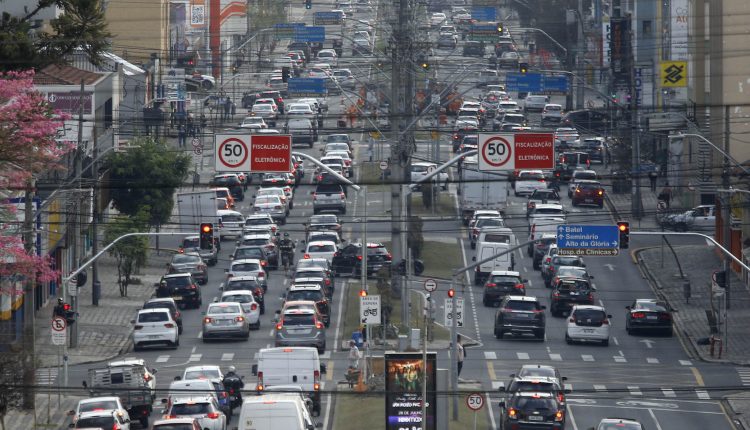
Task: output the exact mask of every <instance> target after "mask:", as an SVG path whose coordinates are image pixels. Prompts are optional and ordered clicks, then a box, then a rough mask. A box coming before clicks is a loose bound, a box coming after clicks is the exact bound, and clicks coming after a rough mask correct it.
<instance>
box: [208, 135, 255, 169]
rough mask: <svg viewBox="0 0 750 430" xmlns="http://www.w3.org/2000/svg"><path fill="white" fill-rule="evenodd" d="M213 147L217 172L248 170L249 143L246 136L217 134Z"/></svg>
mask: <svg viewBox="0 0 750 430" xmlns="http://www.w3.org/2000/svg"><path fill="white" fill-rule="evenodd" d="M214 147H215V148H216V156H215V160H216V163H215V164H216V165H215V168H216V171H217V172H247V171H250V161H249V160H250V151H249V148H250V145H249V144H248V143H247V136H244V135H236V134H218V135H216V140H215V145H214Z"/></svg>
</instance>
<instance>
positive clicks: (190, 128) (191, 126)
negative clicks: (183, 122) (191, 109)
mask: <svg viewBox="0 0 750 430" xmlns="http://www.w3.org/2000/svg"><path fill="white" fill-rule="evenodd" d="M187 132H188V134H189V135H190V137H195V123H194V121H193V114H192V113H188V115H187Z"/></svg>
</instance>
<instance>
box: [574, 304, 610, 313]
mask: <svg viewBox="0 0 750 430" xmlns="http://www.w3.org/2000/svg"><path fill="white" fill-rule="evenodd" d="M577 309H580V310H592V311H602V312H604V308H603V307H601V306H597V305H574V306H573V309H572V310H571V312H573V311H575V310H577Z"/></svg>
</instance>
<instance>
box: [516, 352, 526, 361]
mask: <svg viewBox="0 0 750 430" xmlns="http://www.w3.org/2000/svg"><path fill="white" fill-rule="evenodd" d="M516 356H517V357H518V359H519V360H528V359H529V353H528V352H517V353H516Z"/></svg>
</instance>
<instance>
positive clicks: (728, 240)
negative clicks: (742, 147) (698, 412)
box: [721, 106, 732, 344]
mask: <svg viewBox="0 0 750 430" xmlns="http://www.w3.org/2000/svg"><path fill="white" fill-rule="evenodd" d="M729 113H730V110H729V106H724V154H725V155H724V166H723V168H722V172H721V185H722V187H723V188H724V189H725V190H728V189H729V188H730V187H731V184H730V183H729V130H730V123H729ZM722 206H723V209H724V210H723V212H724V213H723V214H722V218H723V221H724V222H723V227H724V232H723V234H722V236H723V239H724V240H723V241H722V242H723V245H724V248H726V249H728V250H729V251H730V252H731V251H732V194H731V193H727V194H726V197H725V198H724V204H723V205H722ZM731 273H732V262H731V261H730V260H729V257H727V256H724V279H725V282H726V288H725V290H724V294H725V296H724V300H725V302H724V303H726V309H729V308H730V304H729V303H730V302H729V299H730V297H731V294H730V290H731V288H730V279H731V278H732V277H731V276H730V275H731ZM724 324H726V321H725V322H724ZM726 342H727V344H729V339H726Z"/></svg>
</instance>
